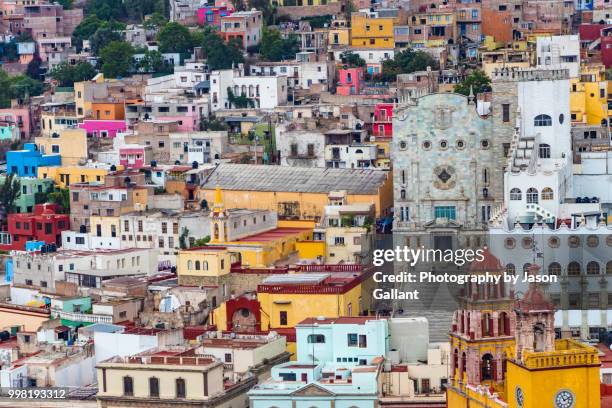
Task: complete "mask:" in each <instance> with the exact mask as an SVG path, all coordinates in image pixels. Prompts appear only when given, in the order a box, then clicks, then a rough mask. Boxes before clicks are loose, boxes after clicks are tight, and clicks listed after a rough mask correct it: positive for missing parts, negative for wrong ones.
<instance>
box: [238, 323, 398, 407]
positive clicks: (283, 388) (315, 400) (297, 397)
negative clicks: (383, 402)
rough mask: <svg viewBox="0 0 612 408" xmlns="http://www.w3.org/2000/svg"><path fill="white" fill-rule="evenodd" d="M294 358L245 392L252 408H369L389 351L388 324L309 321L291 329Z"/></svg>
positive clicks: (376, 390) (273, 369)
mask: <svg viewBox="0 0 612 408" xmlns="http://www.w3.org/2000/svg"><path fill="white" fill-rule="evenodd" d="M295 330H296V345H297V360H296V361H289V362H286V363H283V364H280V365H277V366H275V367H274V368H272V373H271V375H272V377H271V378H270V379H269V380H268V381H266V382H263V383H261V384H259V385H257V386H255V387H254V388H252V389H251V390H250V391H249V399H250V406H251V408H271V407H277V408H292V407H293V408H295V407H298V408H301V407H303V408H328V407H335V408H353V407H355V408H372V407H374V406H376V404H377V401H378V384H379V375H381V371H382V363H383V361H384V357H385V356H386V354H387V352H388V350H389V329H388V325H387V320H385V319H376V318H374V317H339V318H333V319H325V318H311V319H306V320H304V321H302V322H301V323H299V324H298V325H297V326H296V328H295Z"/></svg>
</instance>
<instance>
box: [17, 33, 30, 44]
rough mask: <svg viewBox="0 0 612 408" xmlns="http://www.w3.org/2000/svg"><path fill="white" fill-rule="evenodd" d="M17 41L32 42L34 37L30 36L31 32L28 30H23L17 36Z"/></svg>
mask: <svg viewBox="0 0 612 408" xmlns="http://www.w3.org/2000/svg"><path fill="white" fill-rule="evenodd" d="M16 40H17V42H18V43H20V42H32V41H34V39H33V38H32V34H30V32H29V31H24V32H22V33H21V34H19V35H18V36H17V39H16Z"/></svg>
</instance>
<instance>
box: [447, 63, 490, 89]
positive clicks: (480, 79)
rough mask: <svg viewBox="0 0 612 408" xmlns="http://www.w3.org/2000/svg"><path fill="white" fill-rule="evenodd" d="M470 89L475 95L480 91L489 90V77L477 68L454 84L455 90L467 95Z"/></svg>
mask: <svg viewBox="0 0 612 408" xmlns="http://www.w3.org/2000/svg"><path fill="white" fill-rule="evenodd" d="M470 90H471V91H472V92H473V93H474V95H477V94H479V93H481V92H491V79H490V78H489V77H488V76H487V74H485V73H484V71H481V70H479V69H476V70H474V71H472V72H471V73H470V74H469V75H468V76H467V77H465V79H464V80H463V81H461V82H460V83H458V84H457V85H455V92H456V93H458V94H462V95H465V96H468V95H469V94H470Z"/></svg>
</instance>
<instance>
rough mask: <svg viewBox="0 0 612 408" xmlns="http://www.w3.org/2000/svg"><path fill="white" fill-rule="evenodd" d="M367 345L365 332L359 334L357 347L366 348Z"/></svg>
mask: <svg viewBox="0 0 612 408" xmlns="http://www.w3.org/2000/svg"><path fill="white" fill-rule="evenodd" d="M366 347H368V338H367V336H366V335H365V334H360V335H359V348H366Z"/></svg>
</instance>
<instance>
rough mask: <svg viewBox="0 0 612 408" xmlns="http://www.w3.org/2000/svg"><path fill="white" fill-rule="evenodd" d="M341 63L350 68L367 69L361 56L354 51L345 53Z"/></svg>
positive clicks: (342, 55)
mask: <svg viewBox="0 0 612 408" xmlns="http://www.w3.org/2000/svg"><path fill="white" fill-rule="evenodd" d="M340 61H342V64H344V65H347V66H348V67H349V68H357V67H365V66H366V62H365V60H364V59H363V58H361V57H360V56H359V54H355V53H354V52H353V51H344V52H343V53H342V54H340Z"/></svg>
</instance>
